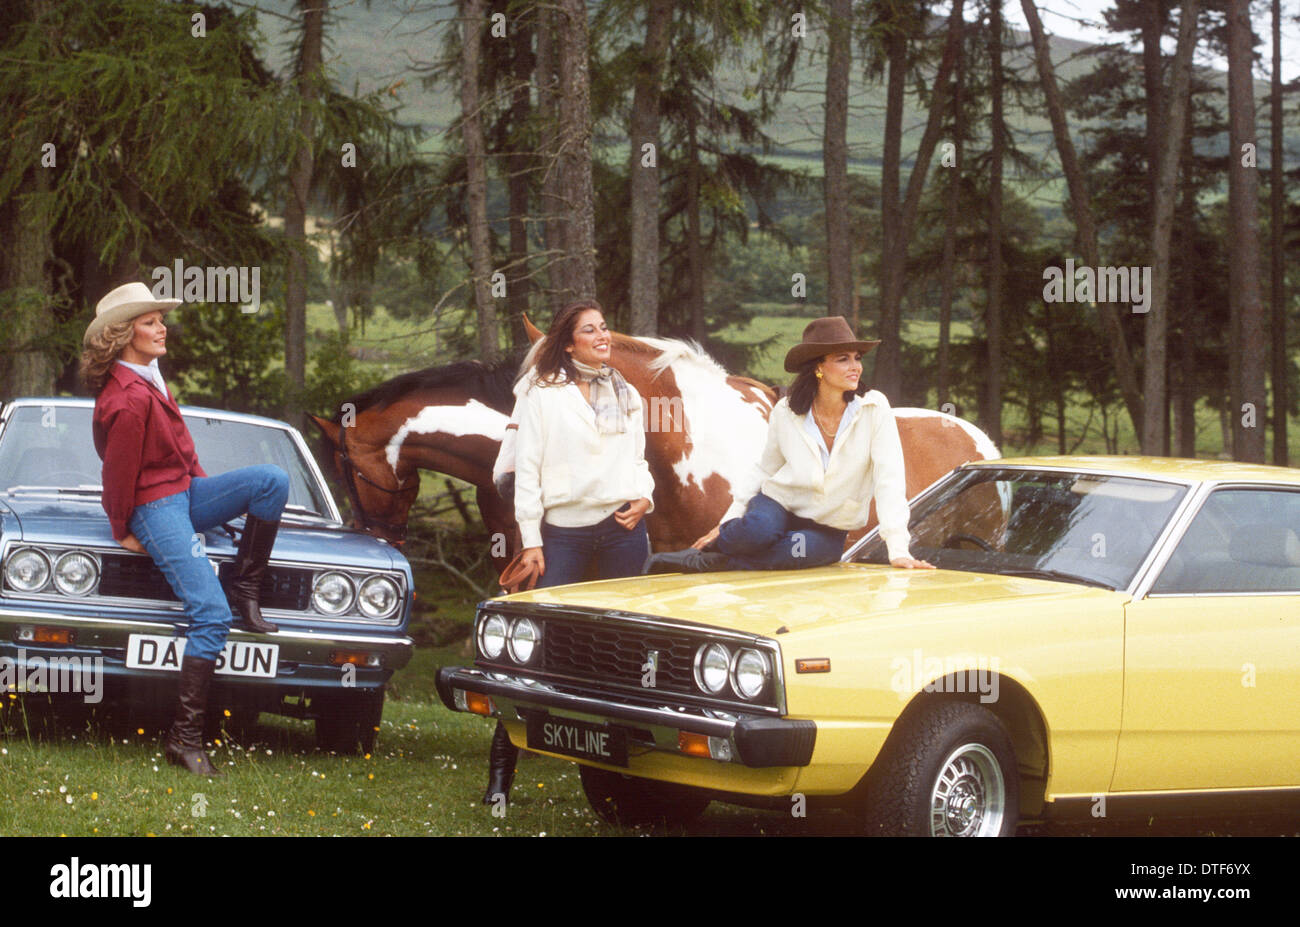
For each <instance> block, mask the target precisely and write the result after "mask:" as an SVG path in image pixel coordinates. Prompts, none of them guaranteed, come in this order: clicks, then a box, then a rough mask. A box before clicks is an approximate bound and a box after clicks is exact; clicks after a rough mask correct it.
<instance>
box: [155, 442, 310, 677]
mask: <svg viewBox="0 0 1300 927" xmlns="http://www.w3.org/2000/svg"><path fill="white" fill-rule="evenodd" d="M288 498H289V475H288V474H287V473H285V472H284V470H282V469H280V468H279V467H276V466H272V465H270V464H261V465H258V466H255V467H241V468H239V469H238V470H231V471H230V472H229V473H223V474H221V475H220V476H209V477H197V478H195V479H192V480H190V488H189V489H187V490H185V491H184V492H178V493H175V494H173V495H170V496H164V497H163V498H161V499H155V500H154V501H153V502H146V503H145V504H144V505H137V506H136V507H135V511H133V512H132V513H131V520H130V522H129V526H130V528H131V533H132V534H134V535H135V537H136V540H138V541H139V542H140V543H141V544H142V545H144V549H145V550H147V551H148V552H149V556H150V557H153V560H154V563H156V564H158V569H159V570H161V571H162V574H163V576H165V577H167V582H168V584H169V585H170V586H171V587H172V591H173V592H175V593H176V597H177V598H178V599H180V600H181V603H182V604H183V605H184V606H185V614H186V615H188V616H189V619H190V627H189V630H188V631H187V632H186V637H187V638H188V639H189V642H188V643H187V644H186V645H185V655H186V656H190V657H200V658H202V659H204V660H215V659H216V658H217V655H218V654H220V653H221V648H222V647H224V646H225V644H226V634H227V633H228V632H229V631H230V626H231V624H233V623H234V620H235V619H234V615H232V614H231V611H230V604H229V603H228V602H227V601H226V592H225V590H224V589H222V588H221V582H220V581H219V580H218V579H217V577H216V574H215V573H213V572H212V564H211V563H210V562H209V561H208V558H207V554H206V553H205V552H204V550H203V536H202V534H201V532H203V531H206V530H208V529H209V528H215V527H216V526H217V525H220V524H223V523H224V522H227V521H230V520H231V519H232V518H236V517H238V516H240V515H243V514H244V513H245V512H247V513H248V514H250V515H255V516H257V517H258V518H261V519H263V520H264V521H279V520H280V513H281V512H282V511H284V504H285V502H286V501H288Z"/></svg>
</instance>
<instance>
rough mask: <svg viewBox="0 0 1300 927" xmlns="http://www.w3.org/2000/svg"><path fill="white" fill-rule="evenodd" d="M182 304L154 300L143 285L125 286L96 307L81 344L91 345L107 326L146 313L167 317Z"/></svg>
mask: <svg viewBox="0 0 1300 927" xmlns="http://www.w3.org/2000/svg"><path fill="white" fill-rule="evenodd" d="M180 304H181V301H180V300H179V299H154V295H153V293H152V292H150V290H149V288H148V287H147V286H145V285H144V284H143V283H127V284H123V285H122V286H120V287H118V288H117V289H115V290H112V291H111V292H110V293H109V294H108V295H107V296H105V297H104V298H103V299H101V300H100V301H99V302H98V303H97V304H96V305H95V317H94V318H93V319H92V320H91V322H90V324H89V325H87V326H86V334H85V335H83V336H82V338H81V343H82V344H83V345H88V344H90V339H91V338H92V337H93V336H94V335H95V333H97V332H99V331H102V330H103V329H104V328H105V327H106V326H109V325H114V324H116V323H118V322H126V321H128V320H130V319H134V318H135V317H136V316H138V315H144V314H145V313H146V312H155V311H157V312H161V313H163V314H164V315H166V314H167V313H168V312H170V311H171V310H173V309H175V308H176V307H177V306H179V305H180Z"/></svg>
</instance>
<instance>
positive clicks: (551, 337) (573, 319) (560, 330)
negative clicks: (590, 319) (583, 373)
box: [535, 299, 605, 386]
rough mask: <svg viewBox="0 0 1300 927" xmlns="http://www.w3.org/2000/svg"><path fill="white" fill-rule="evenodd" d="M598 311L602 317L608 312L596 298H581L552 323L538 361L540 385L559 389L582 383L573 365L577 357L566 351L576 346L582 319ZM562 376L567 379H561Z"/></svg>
mask: <svg viewBox="0 0 1300 927" xmlns="http://www.w3.org/2000/svg"><path fill="white" fill-rule="evenodd" d="M588 309H595V310H596V311H597V312H599V313H600V314H601V315H602V316H603V315H604V314H605V310H604V309H602V308H601V305H600V303H598V302H596V301H595V300H594V299H580V300H577V301H576V302H572V303H569V304H568V305H567V306H565V307H564V308H563V309H561V310H560V311H559V312H557V313H555V318H554V319H552V320H551V327H550V328H549V329H547V331H546V340H545V341H543V342H542V346H541V348H540V349H539V350H538V352H537V357H536V359H535V363H536V369H537V379H538V382H540V383H541V384H543V385H545V386H558V385H563V384H565V383H570V382H574V383H576V382H577V380H578V369H577V368H576V367H574V366H573V355H571V354H570V353H569V352H568V351H566V350H564V349H565V348H567V347H569V346H570V345H571V344H573V330H574V329H575V328H577V327H578V316H580V315H582V313H584V312H586V311H587V310H588ZM560 374H563V375H564V376H563V377H561V376H560Z"/></svg>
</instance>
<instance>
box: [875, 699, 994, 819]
mask: <svg viewBox="0 0 1300 927" xmlns="http://www.w3.org/2000/svg"><path fill="white" fill-rule="evenodd" d="M1019 807H1020V775H1019V771H1018V769H1017V767H1016V753H1015V749H1014V747H1013V746H1012V743H1011V735H1010V734H1008V733H1007V729H1006V726H1005V725H1003V723H1002V721H1001V720H1000V719H999V718H998V716H997V715H995V714H993V712H991V711H989V710H988V709H987V708H983V707H981V706H979V705H973V704H970V703H968V702H944V703H940V704H935V705H929V706H925V707H923V708H921V709H919V710H918V711H917V712H916V713H915V714H913V715H912V716H911V717H910V718H907V719H905V720H904V721H903V722H902V726H900V727H899V728H898V729H897V730H896V731H895V732H894V733H893V734H892V735H890V738H889V741H888V742H887V743H886V744H885V748H884V750H883V751H882V753H881V755H880V757H879V758H878V759H877V760H876V763H875V765H874V766H873V767H872V769H871V773H870V774H869V776H868V779H867V810H866V824H867V832H868V833H871V834H880V835H892V836H929V837H1010V836H1011V835H1012V834H1014V833H1015V831H1016V820H1017V817H1018V815H1019Z"/></svg>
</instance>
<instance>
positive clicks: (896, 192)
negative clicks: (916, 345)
mask: <svg viewBox="0 0 1300 927" xmlns="http://www.w3.org/2000/svg"><path fill="white" fill-rule="evenodd" d="M885 60H886V68H887V70H886V77H885V80H886V85H885V137H884V143H883V148H882V151H881V155H880V233H881V234H880V244H881V255H880V327H879V328H878V329H877V330H876V337H877V338H879V339H880V340H881V344H880V346H879V347H878V348H876V350H875V355H876V364H875V368H874V371H873V374H872V385H873V386H874V387H875V388H876V389H879V390H880V391H881V392H883V393H885V394H886V395H887V396H889V398H890V399H891V400H894V401H897V397H898V388H899V386H900V382H899V381H900V373H901V371H900V367H901V360H900V359H901V357H902V353H901V350H900V348H899V345H898V339H899V337H900V334H901V320H900V318H899V314H900V313H899V302H900V299H901V297H900V295H899V294H898V293H897V292H896V290H898V289H899V288H901V286H902V279H901V278H902V271H901V270H900V269H898V268H896V267H895V266H894V251H895V249H894V242H896V241H897V240H898V237H899V227H900V225H901V224H902V222H901V217H900V215H899V212H900V209H901V205H902V204H901V203H900V202H899V196H900V190H901V188H902V163H903V99H904V91H905V90H906V89H907V37H906V36H905V35H904V33H903V31H902V29H901V28H894V29H891V30H890V32H889V35H888V36H887V37H886V39H885Z"/></svg>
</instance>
